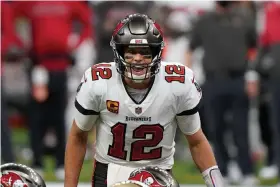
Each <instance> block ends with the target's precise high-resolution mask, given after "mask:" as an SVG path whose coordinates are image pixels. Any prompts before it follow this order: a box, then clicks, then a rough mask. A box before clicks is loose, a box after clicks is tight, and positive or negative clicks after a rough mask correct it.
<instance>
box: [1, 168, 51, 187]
mask: <svg viewBox="0 0 280 187" xmlns="http://www.w3.org/2000/svg"><path fill="white" fill-rule="evenodd" d="M0 168H1V187H46V184H45V182H44V180H43V179H42V177H41V176H40V175H39V174H38V173H37V172H35V171H34V170H33V169H31V168H30V167H27V166H26V165H23V164H15V163H7V164H3V165H1V167H0Z"/></svg>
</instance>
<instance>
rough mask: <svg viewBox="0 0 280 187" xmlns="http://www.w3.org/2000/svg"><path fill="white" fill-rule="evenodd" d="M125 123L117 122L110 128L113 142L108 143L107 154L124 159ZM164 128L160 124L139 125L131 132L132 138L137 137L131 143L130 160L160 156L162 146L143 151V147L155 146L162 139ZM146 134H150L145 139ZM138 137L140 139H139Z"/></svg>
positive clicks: (125, 155)
mask: <svg viewBox="0 0 280 187" xmlns="http://www.w3.org/2000/svg"><path fill="white" fill-rule="evenodd" d="M126 126H127V124H125V123H117V124H116V125H114V126H113V127H112V128H111V132H112V134H113V143H112V145H109V149H108V155H109V156H112V157H115V158H119V159H123V160H126V157H127V151H126V150H125V149H124V146H125V134H126ZM163 131H164V128H163V127H162V126H161V125H160V124H154V125H140V126H139V127H137V128H136V129H134V130H133V132H132V138H133V139H138V140H135V141H133V142H132V143H131V148H130V159H129V160H130V161H139V160H152V159H158V158H161V153H162V147H158V148H154V149H150V150H149V151H145V149H144V148H147V147H156V146H157V145H158V144H159V143H160V142H161V140H162V139H163ZM146 135H151V139H146ZM139 139H140V140H139Z"/></svg>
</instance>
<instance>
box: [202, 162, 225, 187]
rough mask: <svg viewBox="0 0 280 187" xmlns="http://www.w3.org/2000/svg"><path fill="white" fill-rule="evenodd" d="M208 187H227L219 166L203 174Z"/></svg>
mask: <svg viewBox="0 0 280 187" xmlns="http://www.w3.org/2000/svg"><path fill="white" fill-rule="evenodd" d="M202 176H203V179H204V181H205V184H206V185H207V187H225V183H224V180H223V176H222V174H221V172H220V169H219V167H218V166H212V167H210V168H208V169H206V170H205V171H203V172H202Z"/></svg>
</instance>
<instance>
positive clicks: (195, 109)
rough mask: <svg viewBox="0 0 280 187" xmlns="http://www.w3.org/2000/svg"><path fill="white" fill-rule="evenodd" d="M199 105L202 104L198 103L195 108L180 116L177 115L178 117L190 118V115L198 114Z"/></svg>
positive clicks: (185, 111) (181, 113)
mask: <svg viewBox="0 0 280 187" xmlns="http://www.w3.org/2000/svg"><path fill="white" fill-rule="evenodd" d="M199 104H200V102H198V104H197V105H196V106H195V107H194V108H192V109H189V110H184V111H183V112H180V113H179V114H177V116H189V115H193V114H195V113H197V112H198V109H199Z"/></svg>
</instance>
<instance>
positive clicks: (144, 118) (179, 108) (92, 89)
mask: <svg viewBox="0 0 280 187" xmlns="http://www.w3.org/2000/svg"><path fill="white" fill-rule="evenodd" d="M110 44H111V46H112V49H113V53H114V55H115V59H114V62H111V63H100V64H97V65H94V66H93V67H90V68H89V69H88V70H86V71H85V73H84V75H83V78H82V80H81V84H80V86H79V87H78V90H77V91H78V93H77V96H76V101H75V106H76V113H75V114H74V121H73V124H72V128H71V130H70V134H69V138H68V142H67V146H66V156H65V172H66V173H65V174H66V176H65V183H64V184H65V186H66V187H77V184H78V180H79V175H80V171H81V168H82V164H83V160H84V156H85V151H86V143H87V137H88V131H90V130H91V129H92V127H93V126H95V127H96V153H95V166H94V167H95V170H94V173H93V178H92V186H95V187H96V186H98V187H105V186H107V185H108V186H111V185H113V184H115V183H116V182H121V181H126V180H127V179H128V178H129V175H130V173H131V172H132V171H133V170H135V169H136V168H139V167H143V166H158V167H159V168H161V169H164V170H167V171H170V170H171V169H172V166H173V164H174V158H173V156H174V152H175V148H174V146H175V142H174V136H175V132H176V129H177V126H178V127H179V128H180V130H181V131H182V132H183V133H184V134H185V137H186V139H187V141H188V143H189V148H190V150H191V153H192V157H193V160H194V162H195V163H196V165H197V167H198V169H199V170H200V171H201V173H202V175H203V177H204V180H205V182H206V184H207V186H208V187H214V186H215V187H223V184H222V181H223V179H222V176H221V174H220V171H219V169H218V166H217V164H216V161H215V158H214V154H213V151H212V149H211V146H210V145H209V143H208V141H207V139H206V138H205V136H204V134H203V132H202V130H201V128H200V117H199V114H198V112H197V110H198V104H199V101H200V98H201V89H200V87H199V86H198V84H197V83H196V81H195V78H194V75H193V72H192V71H191V70H190V69H189V68H187V67H186V66H183V65H182V64H180V63H176V62H172V63H170V62H161V54H162V50H163V48H164V41H163V34H162V31H161V29H160V27H159V25H158V24H157V23H155V22H154V21H153V20H152V19H151V18H149V17H148V16H147V15H142V14H132V15H129V16H127V17H126V18H124V19H123V20H122V21H120V23H119V24H118V25H117V26H116V28H115V30H114V32H113V36H112V39H111V43H110Z"/></svg>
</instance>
